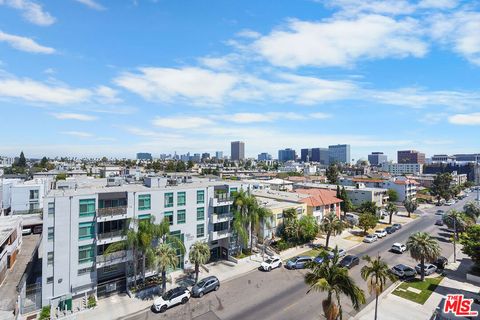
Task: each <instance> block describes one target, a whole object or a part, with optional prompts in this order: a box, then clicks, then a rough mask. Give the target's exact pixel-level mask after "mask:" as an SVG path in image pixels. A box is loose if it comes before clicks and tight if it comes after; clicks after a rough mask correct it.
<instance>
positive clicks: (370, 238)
mask: <svg viewBox="0 0 480 320" xmlns="http://www.w3.org/2000/svg"><path fill="white" fill-rule="evenodd" d="M377 240H378V237H377V236H376V235H375V234H367V235H366V236H365V238H363V242H366V243H372V242H375V241H377Z"/></svg>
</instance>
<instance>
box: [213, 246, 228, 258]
mask: <svg viewBox="0 0 480 320" xmlns="http://www.w3.org/2000/svg"><path fill="white" fill-rule="evenodd" d="M218 260H228V249H227V248H224V247H216V248H213V249H210V262H214V261H218Z"/></svg>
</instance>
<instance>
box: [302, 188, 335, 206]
mask: <svg viewBox="0 0 480 320" xmlns="http://www.w3.org/2000/svg"><path fill="white" fill-rule="evenodd" d="M295 192H297V193H301V194H308V195H311V197H308V198H305V199H302V200H301V201H302V202H303V203H306V204H307V205H308V206H312V207H320V206H328V205H331V204H336V203H340V202H342V200H341V199H338V198H337V197H335V195H336V192H335V191H333V190H328V189H296V190H295Z"/></svg>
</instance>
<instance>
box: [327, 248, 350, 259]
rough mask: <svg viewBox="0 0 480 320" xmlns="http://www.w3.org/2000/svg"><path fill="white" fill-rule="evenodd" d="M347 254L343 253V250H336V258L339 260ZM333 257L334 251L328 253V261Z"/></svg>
mask: <svg viewBox="0 0 480 320" xmlns="http://www.w3.org/2000/svg"><path fill="white" fill-rule="evenodd" d="M346 254H347V251H345V249H338V256H339V257H340V258H341V257H344V256H345V255H346ZM334 255H335V250H332V251H330V252H329V253H328V256H327V257H328V259H333V257H334Z"/></svg>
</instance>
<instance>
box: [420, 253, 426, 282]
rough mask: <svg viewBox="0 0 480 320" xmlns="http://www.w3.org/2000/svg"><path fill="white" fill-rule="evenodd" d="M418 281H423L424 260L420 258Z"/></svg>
mask: <svg viewBox="0 0 480 320" xmlns="http://www.w3.org/2000/svg"><path fill="white" fill-rule="evenodd" d="M420 268H421V270H420V279H421V280H422V281H423V280H425V258H423V257H422V259H421V260H420Z"/></svg>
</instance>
